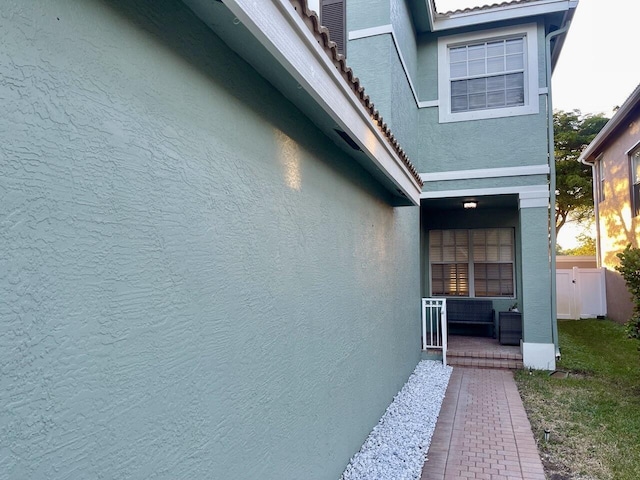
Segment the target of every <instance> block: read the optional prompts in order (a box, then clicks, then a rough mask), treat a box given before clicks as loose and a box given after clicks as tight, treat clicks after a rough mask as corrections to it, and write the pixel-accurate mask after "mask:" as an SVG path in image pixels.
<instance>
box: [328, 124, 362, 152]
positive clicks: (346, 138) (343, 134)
mask: <svg viewBox="0 0 640 480" xmlns="http://www.w3.org/2000/svg"><path fill="white" fill-rule="evenodd" d="M334 131H335V132H336V133H337V134H338V135H340V138H342V140H344V141H345V142H346V143H347V145H349V146H350V147H351V148H353V149H354V150H357V151H359V152H361V151H362V149H361V148H360V146H359V145H358V144H357V143H356V142H354V141H353V139H352V138H351V137H350V136H349V135H347V133H346V132H343V131H342V130H338V129H337V128H334Z"/></svg>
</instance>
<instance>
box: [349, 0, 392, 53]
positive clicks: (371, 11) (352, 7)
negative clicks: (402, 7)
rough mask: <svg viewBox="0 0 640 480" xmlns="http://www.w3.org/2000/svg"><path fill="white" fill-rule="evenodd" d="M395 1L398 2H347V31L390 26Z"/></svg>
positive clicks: (367, 0) (351, 0)
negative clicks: (392, 6) (392, 5)
mask: <svg viewBox="0 0 640 480" xmlns="http://www.w3.org/2000/svg"><path fill="white" fill-rule="evenodd" d="M395 1H397V0H376V1H375V2H372V1H371V0H347V31H349V32H351V31H353V30H362V29H364V28H372V27H379V26H380V25H389V23H390V22H391V2H395ZM401 1H402V0H401ZM349 56H351V54H349Z"/></svg>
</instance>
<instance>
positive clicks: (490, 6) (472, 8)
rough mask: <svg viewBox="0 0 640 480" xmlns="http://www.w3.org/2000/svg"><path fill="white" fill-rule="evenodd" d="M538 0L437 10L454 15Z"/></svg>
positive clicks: (434, 5) (513, 0)
mask: <svg viewBox="0 0 640 480" xmlns="http://www.w3.org/2000/svg"><path fill="white" fill-rule="evenodd" d="M537 1H539V0H512V1H508V2H500V3H492V4H487V5H482V6H477V7H468V8H461V9H458V10H452V11H448V12H438V14H440V15H454V14H456V13H471V12H480V11H483V10H491V9H492V8H499V7H506V6H510V5H520V4H523V3H535V2H537ZM432 2H433V9H434V10H435V11H436V12H437V8H436V3H435V2H436V0H432Z"/></svg>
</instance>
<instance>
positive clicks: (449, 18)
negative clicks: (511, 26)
mask: <svg viewBox="0 0 640 480" xmlns="http://www.w3.org/2000/svg"><path fill="white" fill-rule="evenodd" d="M425 1H426V3H427V8H428V9H429V13H430V15H429V18H430V19H433V21H432V22H430V23H431V31H432V32H438V31H442V30H449V29H453V28H460V27H466V26H472V25H479V24H483V23H490V22H499V21H502V20H511V19H516V18H524V17H531V16H534V15H545V14H548V13H554V12H565V11H568V10H570V9H572V8H576V6H577V5H578V2H577V0H546V1H545V0H539V1H538V2H536V3H535V4H534V3H524V4H516V5H501V6H499V7H496V8H492V9H487V10H476V11H472V12H461V13H453V14H449V15H444V14H439V13H436V12H435V11H433V6H432V5H431V1H430V0H425Z"/></svg>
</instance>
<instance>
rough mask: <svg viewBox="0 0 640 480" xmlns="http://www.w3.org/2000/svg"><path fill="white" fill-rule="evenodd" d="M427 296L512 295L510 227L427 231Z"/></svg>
mask: <svg viewBox="0 0 640 480" xmlns="http://www.w3.org/2000/svg"><path fill="white" fill-rule="evenodd" d="M429 267H430V272H431V273H430V275H431V282H430V283H431V295H433V296H447V297H448V296H451V297H507V298H513V297H515V248H514V231H513V229H512V228H485V229H473V230H465V229H456V230H431V231H430V232H429Z"/></svg>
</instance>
